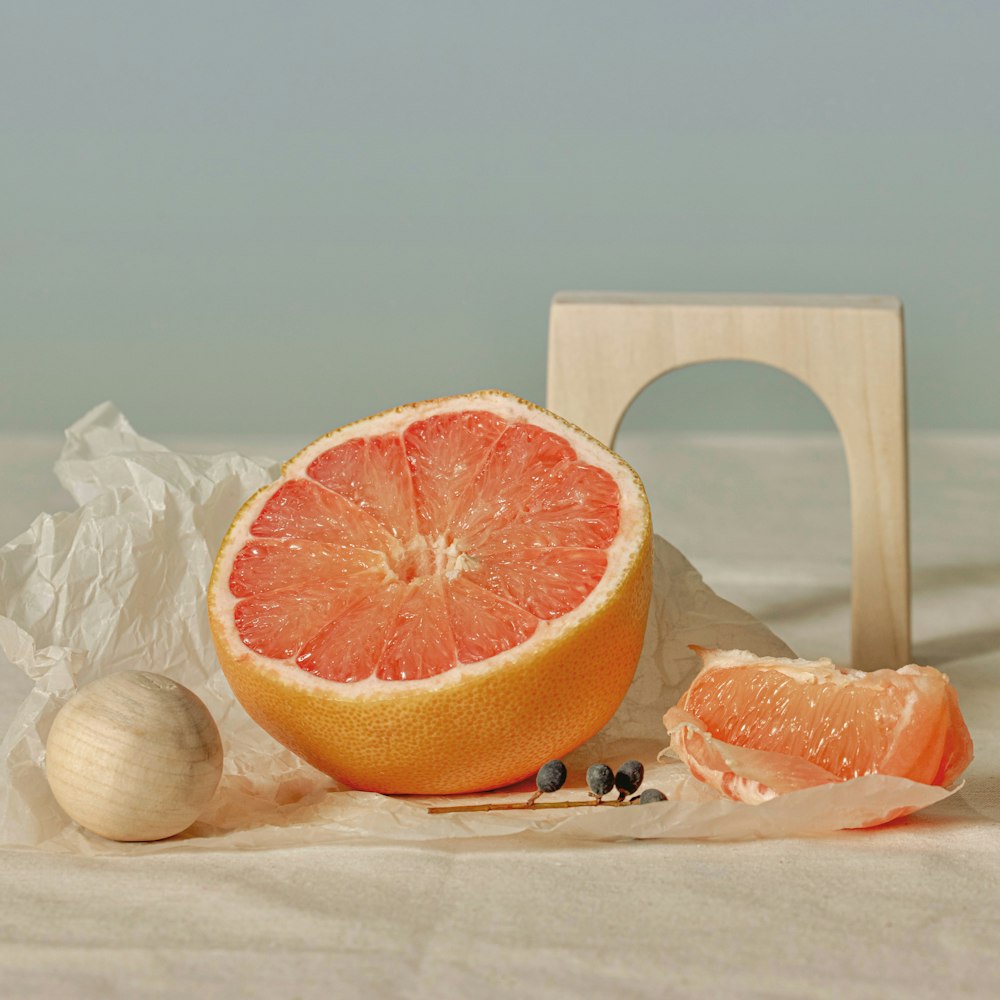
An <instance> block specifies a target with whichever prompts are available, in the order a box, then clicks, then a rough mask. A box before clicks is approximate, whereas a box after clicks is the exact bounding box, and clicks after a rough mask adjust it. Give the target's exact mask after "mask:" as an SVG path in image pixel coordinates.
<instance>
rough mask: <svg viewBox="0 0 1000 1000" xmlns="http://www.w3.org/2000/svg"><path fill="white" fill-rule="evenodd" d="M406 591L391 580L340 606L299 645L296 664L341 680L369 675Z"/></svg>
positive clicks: (345, 682) (333, 679) (386, 640)
mask: <svg viewBox="0 0 1000 1000" xmlns="http://www.w3.org/2000/svg"><path fill="white" fill-rule="evenodd" d="M406 591H407V588H406V586H405V585H403V584H400V583H390V584H387V585H386V586H385V587H382V588H379V589H376V590H373V591H371V592H370V593H369V594H368V595H366V598H364V599H359V600H357V601H355V602H354V603H352V604H351V605H350V606H348V607H346V608H344V609H342V610H341V613H340V614H339V615H337V616H336V617H334V618H333V619H332V620H330V621H328V622H327V623H326V624H325V625H324V626H323V627H322V628H320V630H319V631H318V632H316V634H315V635H314V636H312V637H311V638H310V639H309V640H308V641H307V642H306V643H305V644H304V645H303V646H302V648H301V651H300V652H299V654H298V656H296V658H295V664H296V666H298V667H301V668H302V669H303V670H306V671H308V672H309V673H311V674H315V675H316V676H317V677H323V678H325V679H326V680H329V681H339V682H340V683H343V684H351V683H354V682H356V681H361V680H364V679H365V678H367V677H371V675H372V673H373V672H374V670H375V665H376V664H377V663H378V662H379V661H380V660H381V659H382V656H383V652H384V650H385V647H386V644H387V642H388V640H389V635H390V626H391V625H392V624H393V623H394V622H395V621H396V620H397V618H398V616H399V609H400V607H401V606H402V604H403V601H404V599H405V597H406ZM251 714H253V713H251Z"/></svg>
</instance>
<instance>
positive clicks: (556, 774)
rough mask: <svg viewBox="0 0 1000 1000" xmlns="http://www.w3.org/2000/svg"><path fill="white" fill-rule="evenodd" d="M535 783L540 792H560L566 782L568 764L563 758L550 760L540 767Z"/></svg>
mask: <svg viewBox="0 0 1000 1000" xmlns="http://www.w3.org/2000/svg"><path fill="white" fill-rule="evenodd" d="M535 784H536V785H537V786H538V790H539V791H540V792H558V791H559V789H560V788H562V786H563V785H564V784H566V765H565V764H564V763H563V762H562V761H561V760H550V761H549V762H548V763H547V764H543V765H542V766H541V767H540V768H539V769H538V774H537V775H536V777H535Z"/></svg>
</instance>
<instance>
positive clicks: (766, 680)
mask: <svg viewBox="0 0 1000 1000" xmlns="http://www.w3.org/2000/svg"><path fill="white" fill-rule="evenodd" d="M692 648H693V649H695V651H696V652H697V653H698V654H699V656H700V657H701V660H702V668H701V671H700V672H699V673H698V675H697V677H695V679H694V681H693V682H692V683H691V686H690V687H689V688H688V690H687V691H686V692H685V693H684V695H683V696H682V697H681V699H680V701H679V702H678V703H677V705H675V706H674V707H673V708H671V709H670V710H669V711H668V712H667V714H666V715H665V716H664V719H663V721H664V725H665V726H666V727H667V729H668V731H669V732H670V748H671V750H672V751H674V752H675V753H676V754H677V756H678V757H679V758H680V759H681V760H682V761H683V762H684V763H685V764H686V765H687V766H688V769H689V770H690V771H691V773H692V774H693V775H694V776H695V777H696V778H698V779H699V780H700V781H704V782H705V783H707V784H709V785H711V786H712V787H713V788H715V789H716V790H717V791H719V792H721V793H722V794H723V795H725V796H727V797H728V798H731V799H736V800H737V801H741V802H750V803H759V802H763V801H766V800H767V799H771V798H774V796H776V795H780V794H782V793H784V792H791V791H795V790H797V789H801V788H809V787H812V786H815V785H821V784H826V783H828V782H834V781H845V780H847V779H849V778H855V777H860V776H862V775H867V774H888V775H895V776H897V777H901V778H909V779H910V780H912V781H918V782H922V783H923V784H928V785H949V784H951V783H952V782H953V781H955V779H957V778H958V776H959V775H960V774H961V773H962V772H963V771H964V770H965V768H966V767H967V766H968V765H969V762H970V761H971V760H972V739H971V737H970V736H969V730H968V728H967V727H966V725H965V720H964V719H963V718H962V713H961V711H960V710H959V707H958V697H957V695H956V693H955V689H954V688H953V687H952V686H951V684H950V683H949V681H948V678H947V677H946V676H945V675H944V674H942V673H940V671H938V670H935V669H934V668H933V667H919V666H915V665H910V666H906V667H901V668H900V669H899V670H875V671H872V672H870V673H866V672H864V671H860V670H848V669H845V668H842V667H837V666H835V665H834V664H833V663H831V662H830V661H829V660H816V661H810V660H793V659H779V658H761V657H757V656H754V655H753V654H752V653H748V652H746V651H744V650H720V649H703V648H701V647H698V646H695V647H692Z"/></svg>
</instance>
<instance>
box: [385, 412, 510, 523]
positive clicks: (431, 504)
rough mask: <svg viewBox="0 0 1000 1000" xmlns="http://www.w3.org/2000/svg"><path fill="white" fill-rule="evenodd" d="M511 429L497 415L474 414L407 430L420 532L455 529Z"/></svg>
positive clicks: (426, 422)
mask: <svg viewBox="0 0 1000 1000" xmlns="http://www.w3.org/2000/svg"><path fill="white" fill-rule="evenodd" d="M506 427H507V424H506V423H505V421H503V420H501V419H500V418H499V417H497V416H495V415H494V414H492V413H488V412H485V411H483V410H470V411H466V412H463V413H447V414H443V415H441V416H434V417H428V418H427V419H426V420H418V421H417V422H416V423H414V424H411V425H410V426H409V427H408V428H407V429H406V431H405V433H404V434H403V446H404V448H405V451H406V457H407V460H408V462H409V464H410V470H411V472H412V474H413V489H414V499H415V501H416V505H417V518H418V523H419V528H420V531H421V533H423V534H425V535H427V536H429V537H432V538H434V537H440V536H443V535H445V534H447V533H448V532H449V531H450V530H451V529H452V527H453V525H454V523H455V519H456V514H457V512H458V507H459V502H460V500H461V498H462V495H463V493H464V492H465V491H466V489H467V487H468V486H469V484H470V483H471V482H472V480H473V478H474V477H475V475H476V473H477V472H478V471H479V468H480V466H481V465H482V464H483V462H484V461H485V460H486V457H487V455H488V454H489V452H490V449H491V448H492V447H493V445H494V443H495V442H496V440H497V439H498V438H499V437H500V435H501V434H502V433H503V431H504V429H505V428H506ZM449 540H450V539H449Z"/></svg>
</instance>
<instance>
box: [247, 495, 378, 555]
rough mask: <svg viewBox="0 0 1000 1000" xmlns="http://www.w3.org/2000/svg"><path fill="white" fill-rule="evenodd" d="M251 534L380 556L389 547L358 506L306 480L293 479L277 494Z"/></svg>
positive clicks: (375, 525) (263, 511) (267, 505)
mask: <svg viewBox="0 0 1000 1000" xmlns="http://www.w3.org/2000/svg"><path fill="white" fill-rule="evenodd" d="M250 534H251V535H253V536H254V538H308V539H312V540H314V541H318V542H323V543H325V544H328V545H347V546H352V547H356V548H365V549H375V550H378V551H383V552H384V551H386V550H387V549H388V548H389V547H390V544H391V542H390V536H389V535H388V534H387V532H386V530H385V529H384V528H383V527H382V526H381V525H380V524H379V523H378V522H377V521H376V520H375V519H374V518H373V517H371V516H370V515H369V514H368V513H367V512H365V511H364V510H363V509H359V505H358V504H355V503H352V502H351V501H350V500H346V499H345V498H344V497H342V496H340V495H339V494H337V493H334V492H332V491H331V490H328V489H325V488H324V487H322V486H320V485H319V484H318V483H314V482H311V481H310V480H308V479H292V480H290V481H289V482H287V483H285V484H284V485H283V486H282V487H281V488H280V489H278V490H276V491H275V492H274V493H273V494H272V495H271V497H270V499H269V500H268V501H267V503H266V504H264V508H263V510H261V512H260V514H259V515H258V517H257V520H256V521H254V523H253V524H252V525H251V526H250Z"/></svg>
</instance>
